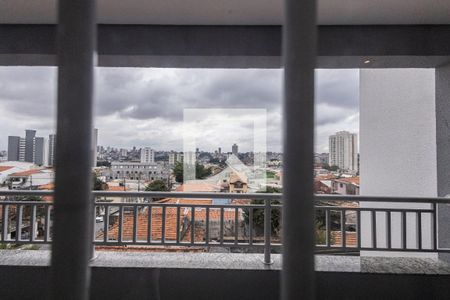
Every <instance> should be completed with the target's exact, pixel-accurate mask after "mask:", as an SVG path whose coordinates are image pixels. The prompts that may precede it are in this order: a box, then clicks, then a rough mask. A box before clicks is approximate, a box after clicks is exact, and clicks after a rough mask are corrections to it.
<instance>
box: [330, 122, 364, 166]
mask: <svg viewBox="0 0 450 300" xmlns="http://www.w3.org/2000/svg"><path fill="white" fill-rule="evenodd" d="M329 148H330V158H329V164H330V166H338V167H339V168H340V169H342V170H348V171H352V172H357V171H358V136H357V134H356V133H350V132H348V131H339V132H336V134H334V135H331V136H330V138H329Z"/></svg>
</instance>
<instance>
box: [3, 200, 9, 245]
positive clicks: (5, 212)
mask: <svg viewBox="0 0 450 300" xmlns="http://www.w3.org/2000/svg"><path fill="white" fill-rule="evenodd" d="M2 218H3V219H2V241H6V240H8V225H9V224H8V223H9V222H8V221H9V209H8V205H6V204H3V205H2Z"/></svg>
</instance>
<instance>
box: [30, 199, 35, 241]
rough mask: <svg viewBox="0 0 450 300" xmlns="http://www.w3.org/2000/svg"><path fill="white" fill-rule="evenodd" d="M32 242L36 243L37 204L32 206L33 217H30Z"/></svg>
mask: <svg viewBox="0 0 450 300" xmlns="http://www.w3.org/2000/svg"><path fill="white" fill-rule="evenodd" d="M30 222H31V224H30V241H31V242H34V241H35V239H36V235H35V232H36V224H35V223H36V204H31V216H30Z"/></svg>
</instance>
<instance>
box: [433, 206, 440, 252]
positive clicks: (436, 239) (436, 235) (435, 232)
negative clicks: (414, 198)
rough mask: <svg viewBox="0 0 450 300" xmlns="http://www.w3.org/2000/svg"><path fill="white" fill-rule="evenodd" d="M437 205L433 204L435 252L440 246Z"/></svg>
mask: <svg viewBox="0 0 450 300" xmlns="http://www.w3.org/2000/svg"><path fill="white" fill-rule="evenodd" d="M437 214H438V211H437V204H436V202H434V203H433V250H437V249H438V247H439V245H438V232H437Z"/></svg>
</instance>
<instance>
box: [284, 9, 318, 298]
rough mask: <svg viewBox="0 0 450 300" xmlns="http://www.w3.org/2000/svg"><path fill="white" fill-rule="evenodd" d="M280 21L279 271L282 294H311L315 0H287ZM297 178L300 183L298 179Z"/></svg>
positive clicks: (304, 295) (312, 273)
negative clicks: (281, 157) (281, 161)
mask: <svg viewBox="0 0 450 300" xmlns="http://www.w3.org/2000/svg"><path fill="white" fill-rule="evenodd" d="M284 3H285V6H284V12H285V14H284V16H285V19H284V24H283V25H284V26H283V64H284V107H283V121H284V128H283V144H284V145H283V151H284V160H285V163H284V164H283V172H284V178H283V180H284V190H283V196H284V199H283V201H284V202H283V222H284V224H283V244H284V246H283V270H282V282H281V299H283V300H293V299H304V300H306V299H313V298H314V290H315V283H314V198H313V175H312V174H313V169H314V168H313V164H314V159H313V153H314V68H315V66H316V35H317V34H316V32H317V26H316V1H315V0H304V1H298V0H285V1H284ZM299 182H301V183H302V184H298V183H299Z"/></svg>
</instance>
